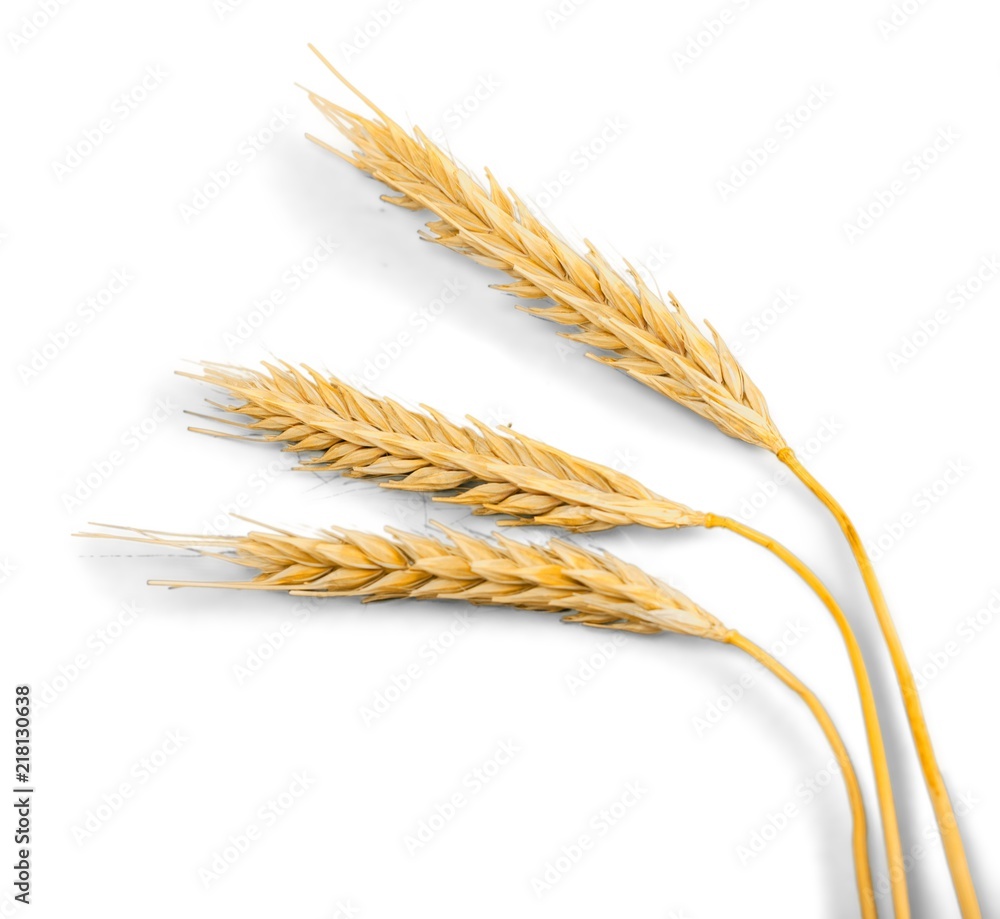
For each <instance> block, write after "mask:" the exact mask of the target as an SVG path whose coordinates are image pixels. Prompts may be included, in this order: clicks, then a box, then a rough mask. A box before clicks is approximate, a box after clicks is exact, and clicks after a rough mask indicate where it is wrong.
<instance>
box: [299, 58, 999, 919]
mask: <svg viewBox="0 0 1000 919" xmlns="http://www.w3.org/2000/svg"><path fill="white" fill-rule="evenodd" d="M310 47H311V46H310ZM312 50H313V51H314V52H315V53H316V54H317V56H318V57H319V58H320V59H321V60H322V61H323V63H324V64H325V65H326V66H327V67H328V68H329V69H330V70H331V72H333V73H334V74H335V75H336V76H337V78H338V79H340V80H341V81H342V82H343V83H344V84H345V85H346V86H348V87H349V88H350V89H351V90H352V92H354V93H355V94H356V95H358V97H359V98H360V99H361V100H362V101H363V102H365V104H367V105H368V106H369V107H370V108H371V109H372V111H373V112H374V113H375V115H376V118H374V119H372V118H366V117H364V116H363V115H359V114H356V113H354V112H351V111H350V110H348V109H345V108H343V107H341V106H339V105H336V104H335V103H333V102H331V101H329V100H327V99H324V98H323V97H322V96H320V95H318V94H316V93H313V92H309V91H308V90H307V92H309V99H310V101H311V102H312V103H313V104H314V105H315V106H316V107H317V109H319V111H320V112H321V113H322V114H323V115H324V116H325V117H326V118H327V120H328V121H329V122H330V123H331V124H333V125H334V126H335V127H336V128H337V129H338V130H339V131H340V132H341V133H342V134H343V135H344V136H345V137H346V138H347V139H348V140H350V141H351V143H352V144H353V145H354V147H355V150H354V152H353V153H351V154H345V153H343V152H341V151H339V150H337V149H335V148H334V147H332V146H331V145H329V144H327V143H325V142H324V141H321V140H319V139H318V138H316V137H313V136H311V135H307V137H309V139H310V140H312V141H313V142H315V143H317V144H318V145H320V146H322V147H324V148H325V149H327V150H329V151H330V152H332V153H334V154H336V155H337V156H340V157H342V158H343V159H345V160H347V162H349V163H351V164H352V165H354V166H356V167H357V168H359V169H361V170H363V171H364V172H366V173H368V174H369V175H371V176H372V177H374V178H376V179H378V180H379V181H381V182H383V183H384V184H386V185H388V186H389V187H390V188H392V189H393V190H394V191H396V192H397V194H396V195H395V196H383V200H385V201H388V202H390V203H393V204H397V205H399V206H401V207H405V208H408V209H412V210H420V209H425V208H426V209H427V210H430V211H432V212H433V213H434V214H435V215H436V216H437V218H438V219H437V220H435V221H432V222H430V223H428V231H429V232H427V233H425V234H423V235H424V237H425V238H426V239H429V240H430V241H432V242H435V243H438V244H440V245H443V246H445V247H447V248H450V249H453V250H455V251H457V252H460V253H462V254H464V255H466V256H469V257H470V258H473V259H474V260H476V261H477V262H479V263H481V264H483V265H487V266H490V267H494V268H498V269H500V270H502V271H505V272H506V273H507V274H509V275H510V276H511V277H513V278H514V279H515V282H514V283H512V284H505V285H498V287H499V289H501V290H505V291H507V292H509V293H512V294H515V295H516V296H519V297H522V298H527V299H544V298H548V299H549V300H551V301H552V304H553V305H551V306H545V307H540V308H532V309H528V312H532V313H534V314H536V315H540V316H543V317H545V318H547V319H550V320H552V321H555V322H557V323H559V324H561V325H565V326H572V327H576V329H577V331H575V332H572V333H568V335H567V337H569V338H572V339H575V340H577V341H581V342H583V343H585V344H588V345H590V346H592V347H594V348H597V349H600V350H601V351H604V352H607V354H606V355H604V356H595V355H588V356H590V357H593V358H594V359H596V360H599V361H601V362H603V363H607V364H610V365H612V366H615V367H617V368H618V369H620V370H622V371H624V372H625V373H627V374H628V375H629V376H632V377H634V378H635V379H637V380H638V381H639V382H641V383H643V384H645V385H646V386H649V387H651V388H652V389H655V390H656V391H658V392H660V393H662V394H663V395H666V396H668V397H669V398H671V399H673V400H674V401H676V402H678V403H679V404H681V405H684V406H686V407H687V408H690V409H691V410H692V411H694V412H696V413H698V414H699V415H701V416H703V417H705V418H707V419H708V420H710V421H711V422H713V423H714V424H715V425H716V427H718V428H719V429H720V430H721V431H723V432H724V433H726V434H728V435H730V436H731V437H736V438H738V439H740V440H743V441H745V442H747V443H750V444H753V445H756V446H760V447H763V448H765V449H767V450H770V451H771V452H773V453H775V454H776V455H777V457H778V459H779V460H780V461H781V462H782V463H784V464H786V465H787V466H788V467H789V468H790V469H791V470H792V471H793V473H794V474H795V475H796V476H797V477H798V478H799V479H800V481H802V482H803V483H804V484H805V485H806V487H808V488H809V489H810V491H812V492H813V494H814V495H816V496H817V497H818V498H819V500H820V501H821V502H822V503H823V504H824V506H825V507H826V508H827V509H828V510H829V511H830V512H831V513H832V514H833V516H834V518H835V519H836V520H837V522H838V524H839V526H840V528H841V530H842V532H843V534H844V536H845V537H846V539H847V541H848V544H849V545H850V547H851V551H852V554H853V555H854V558H855V561H856V563H857V565H858V568H859V571H860V573H861V576H862V579H863V580H864V584H865V588H866V590H867V592H868V596H869V598H870V600H871V603H872V607H873V609H874V611H875V615H876V618H877V619H878V622H879V627H880V629H881V632H882V635H883V638H884V640H885V642H886V645H887V647H888V649H889V654H890V657H891V658H892V663H893V669H894V671H895V674H896V680H897V683H898V684H899V687H900V690H901V694H902V699H903V705H904V708H905V711H906V717H907V721H908V723H909V725H910V730H911V733H912V735H913V740H914V744H915V747H916V751H917V755H918V758H919V760H920V765H921V769H922V772H923V776H924V782H925V785H926V786H927V789H928V792H929V794H930V799H931V804H932V806H933V808H934V813H935V817H936V820H937V824H938V829H939V831H940V835H941V840H942V845H943V847H944V850H945V855H946V857H947V860H948V868H949V872H950V874H951V877H952V882H953V884H954V887H955V891H956V894H957V896H958V901H959V905H960V907H961V912H962V916H963V917H966V919H978V917H980V916H981V915H982V913H981V910H980V908H979V902H978V897H977V895H976V891H975V885H974V883H973V880H972V874H971V871H970V870H969V865H968V859H967V856H966V853H965V847H964V844H963V841H962V837H961V831H960V828H959V826H958V821H957V819H956V817H955V813H954V808H953V807H952V804H951V800H950V797H949V795H948V791H947V787H946V785H945V782H944V778H943V776H942V774H941V769H940V766H939V764H938V762H937V757H936V755H935V752H934V747H933V744H932V742H931V737H930V732H929V729H928V727H927V723H926V720H925V718H924V714H923V710H922V707H921V704H920V697H919V693H918V690H917V685H916V679H915V678H914V675H913V671H912V668H911V667H910V664H909V661H908V660H907V658H906V652H905V650H904V648H903V645H902V642H901V640H900V638H899V635H898V632H897V630H896V626H895V623H894V622H893V619H892V616H891V613H890V611H889V607H888V603H887V602H886V599H885V596H884V593H883V591H882V588H881V585H880V584H879V581H878V578H877V576H876V574H875V571H874V567H873V565H872V563H871V559H870V558H869V557H868V554H867V551H866V550H865V548H864V545H863V543H862V541H861V538H860V536H859V534H858V532H857V528H856V527H855V525H854V523H853V522H852V521H851V519H850V518H849V517H848V515H847V514H846V512H845V511H844V509H843V508H842V507H841V505H840V504H839V503H838V502H837V501H836V500H835V499H834V497H833V496H832V495H831V494H830V492H829V491H827V490H826V489H825V488H824V487H823V486H822V485H821V484H820V483H819V482H818V481H816V479H815V478H814V477H813V476H812V475H811V474H810V473H809V472H808V471H807V470H806V469H805V468H804V466H803V465H802V463H801V462H800V461H799V459H798V458H797V457H796V455H795V453H794V451H793V450H792V449H791V448H790V447H789V446H788V445H787V443H786V442H785V440H784V438H783V437H782V435H781V433H780V432H779V430H778V428H777V426H776V424H775V423H774V421H773V419H772V418H771V416H770V413H769V411H768V408H767V404H766V402H765V400H764V397H763V395H762V393H761V392H760V390H758V389H757V387H756V386H755V385H754V384H753V383H752V381H751V380H750V378H749V377H748V376H747V374H746V373H745V371H744V370H743V368H742V367H741V366H740V364H739V362H738V361H737V360H736V358H735V357H734V356H733V355H732V353H731V352H730V351H729V349H728V348H727V347H726V345H725V343H724V342H723V341H722V339H721V338H720V336H719V335H718V334H717V333H716V332H715V330H714V329H712V327H711V326H708V329H709V332H710V333H711V336H712V338H711V340H709V339H708V338H707V337H706V336H705V335H704V334H703V333H702V332H701V331H700V330H699V329H698V328H697V326H696V325H695V324H694V323H693V322H692V321H691V320H690V318H689V317H688V315H687V314H686V312H685V311H684V310H683V309H682V308H681V306H680V304H679V303H678V301H677V300H676V298H675V297H674V296H673V295H672V294H669V295H668V301H669V302H666V303H665V302H664V301H663V300H662V299H661V298H659V297H658V296H657V295H656V294H655V293H654V292H653V291H652V290H650V288H649V287H648V285H646V284H645V282H644V281H643V279H642V278H641V276H640V275H639V273H638V272H637V271H636V270H635V269H634V268H632V267H631V266H629V268H628V275H627V276H625V275H622V274H621V273H619V272H616V271H615V270H614V269H613V267H612V266H611V265H610V263H609V262H608V260H607V259H605V258H604V257H603V256H602V255H601V254H600V253H599V252H598V251H597V250H596V249H595V248H594V247H593V246H592V245H590V244H587V245H588V249H587V252H586V253H585V254H580V253H578V252H576V251H575V250H574V249H573V247H572V246H570V245H569V244H568V243H566V242H565V241H564V240H562V239H561V238H560V237H559V236H558V235H557V234H555V233H554V232H552V231H551V230H550V229H548V228H547V227H546V226H545V225H544V224H543V223H542V222H541V221H540V220H538V219H537V218H535V217H534V216H533V215H532V213H531V211H530V210H529V208H528V207H527V206H526V205H525V203H524V201H523V200H522V199H520V198H519V197H518V196H517V195H516V194H514V193H513V192H511V191H504V189H503V188H502V187H501V186H500V185H499V184H498V183H497V181H496V180H495V179H494V177H493V175H492V174H491V173H489V172H487V183H486V185H483V184H482V183H480V182H479V181H477V180H476V179H475V178H474V177H473V176H472V175H471V174H470V173H468V172H467V171H466V170H464V169H462V168H461V167H460V166H459V165H457V164H456V163H455V161H454V160H453V159H452V158H451V157H450V156H449V155H448V154H447V153H445V151H444V150H442V149H441V148H440V147H438V146H437V145H436V144H434V142H433V141H431V140H430V139H429V138H428V137H427V136H426V135H425V134H424V133H423V132H422V131H420V130H419V128H414V131H413V134H412V135H410V134H408V133H407V132H406V131H405V130H404V129H403V128H402V127H401V126H400V125H398V124H397V123H396V122H394V121H393V120H392V119H390V118H389V117H388V116H387V115H386V114H385V113H384V112H382V111H381V110H379V109H378V108H377V107H376V106H374V105H373V104H372V103H371V102H370V101H369V100H368V99H366V98H365V97H364V96H363V95H361V94H360V93H359V92H358V91H357V90H356V89H355V88H354V87H353V86H351V84H350V83H349V82H348V81H347V80H346V79H344V77H343V76H341V74H340V73H338V72H337V70H336V68H334V67H333V66H332V65H331V64H330V63H329V61H327V60H326V59H325V58H323V56H322V55H321V54H320V53H319V52H318V51H316V49H315V48H312ZM892 874H893V879H894V900H897V899H901V898H903V897H904V896H905V892H904V888H905V877H904V876H902V875H900V873H899V872H893V873H892ZM902 906H903V907H904V911H903V912H900V908H899V905H897V915H905V914H906V913H905V903H903V904H902Z"/></svg>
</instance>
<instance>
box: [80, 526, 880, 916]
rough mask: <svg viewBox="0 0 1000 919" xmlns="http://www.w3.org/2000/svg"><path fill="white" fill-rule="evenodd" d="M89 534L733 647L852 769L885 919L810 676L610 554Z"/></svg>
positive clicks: (409, 538)
mask: <svg viewBox="0 0 1000 919" xmlns="http://www.w3.org/2000/svg"><path fill="white" fill-rule="evenodd" d="M111 529H112V530H113V531H117V532H111V533H81V534H78V535H81V536H91V537H94V536H97V537H106V538H119V539H127V540H130V541H134V542H141V543H151V544H155V545H162V546H173V547H177V548H186V549H193V550H195V551H196V552H199V553H200V554H202V555H207V556H212V557H215V558H223V559H225V560H227V561H230V562H233V563H235V564H237V565H240V566H242V567H245V568H249V569H251V570H254V571H256V572H257V574H256V576H255V577H253V578H252V579H251V580H245V581H151V582H150V583H151V584H160V585H163V586H167V587H222V588H237V589H247V590H278V591H284V592H287V593H290V594H293V595H296V596H312V597H345V596H351V597H361V598H363V599H364V600H366V601H373V600H393V599H401V598H413V599H421V600H428V599H435V600H462V601H465V602H467V603H473V604H477V605H483V606H511V607H515V608H519V609H528V610H540V611H545V612H555V613H561V614H562V619H563V621H564V622H575V623H580V624H582V625H588V626H591V627H594V628H602V629H617V630H621V631H627V632H638V633H643V634H650V633H656V632H675V633H678V634H682V635H690V636H694V637H697V638H707V639H709V640H711V641H716V642H720V643H722V644H728V645H732V646H733V647H736V648H739V649H740V650H741V651H743V652H744V653H747V654H749V655H751V656H752V657H753V658H754V659H756V660H757V661H759V662H760V663H761V664H763V665H764V666H765V667H766V668H767V669H768V670H770V671H771V672H772V673H773V674H774V675H775V676H777V677H778V679H780V680H781V681H782V682H783V683H784V684H785V685H786V686H788V687H789V688H791V689H792V690H793V691H794V692H795V693H797V694H798V695H799V697H800V698H801V699H802V700H803V701H804V702H805V704H806V705H807V706H808V708H809V710H810V712H812V714H813V716H814V717H815V718H816V720H817V723H818V724H819V726H820V728H821V729H822V730H823V733H824V735H825V736H826V738H827V740H828V742H829V743H830V745H831V747H832V749H833V751H834V753H835V755H836V758H837V761H838V762H839V764H840V766H841V769H842V772H843V774H844V779H845V783H846V786H847V793H848V800H849V802H850V806H851V813H852V818H853V828H852V850H853V854H854V867H855V873H856V879H857V884H858V895H859V901H860V903H861V910H862V914H863V915H864V916H865V917H866V919H877V915H876V911H875V906H874V902H875V899H874V888H873V886H872V879H871V869H870V865H869V856H868V841H867V835H868V833H867V818H866V815H865V809H864V802H863V799H862V795H861V788H860V785H859V784H858V779H857V775H856V773H855V771H854V766H853V764H852V762H851V758H850V755H849V754H848V751H847V748H846V746H845V745H844V742H843V740H842V738H841V737H840V734H839V732H838V731H837V729H836V726H835V725H834V723H833V721H832V720H831V718H830V716H829V714H828V713H827V711H826V709H825V708H824V707H823V705H822V703H821V702H820V701H819V699H818V698H817V697H816V696H815V694H814V693H813V692H812V691H811V690H809V689H808V687H806V686H805V685H804V684H803V683H802V682H801V681H799V680H798V679H797V678H796V677H795V676H794V675H793V674H792V673H791V672H790V671H789V670H787V669H786V668H785V667H784V666H783V665H782V664H781V663H779V662H778V661H777V660H775V659H774V658H773V657H772V656H771V655H769V654H768V653H767V652H766V651H764V650H763V649H761V648H759V647H758V646H757V645H756V644H754V643H753V642H752V641H750V640H749V639H748V638H746V637H745V636H744V635H742V634H740V633H739V632H736V631H734V630H732V629H727V628H726V627H725V626H724V625H723V624H722V623H721V622H720V621H719V620H718V619H717V618H716V617H715V616H713V615H712V614H711V613H708V612H706V611H705V610H704V609H702V608H701V607H700V606H698V604H697V603H695V602H694V601H693V600H691V599H689V598H688V597H687V596H685V595H684V594H683V593H681V592H680V591H678V590H675V589H674V588H672V587H671V586H670V585H668V584H666V583H664V582H663V581H661V580H659V579H658V578H654V577H651V576H650V575H648V574H646V573H645V572H644V571H642V569H640V568H637V567H636V566H635V565H631V564H629V563H628V562H624V561H622V560H621V559H618V558H615V557H614V556H613V555H610V554H608V553H600V554H598V553H594V552H588V551H586V550H584V549H581V548H580V547H579V546H575V545H572V544H571V543H568V542H564V541H562V540H552V541H550V542H549V543H548V544H546V545H525V544H523V543H519V542H514V541H513V540H510V539H505V538H503V537H500V536H497V537H495V539H494V541H492V542H489V541H487V540H484V539H479V538H476V537H473V536H470V535H467V534H464V533H460V532H457V531H455V530H452V529H448V528H447V527H439V529H441V530H442V532H443V533H444V534H445V536H446V537H447V540H442V539H436V538H432V537H429V536H418V535H415V534H413V533H403V532H400V531H398V530H391V529H390V530H389V531H388V532H389V533H390V535H389V536H376V535H373V534H370V533H363V532H359V531H356V530H347V529H342V528H330V529H326V530H323V531H321V532H320V533H319V534H318V535H316V536H306V535H296V534H294V533H291V532H288V531H285V530H278V529H273V528H272V529H268V530H259V531H254V532H251V533H249V534H247V535H246V536H184V535H179V534H173V533H163V532H159V531H153V530H141V529H136V528H133V527H116V528H111Z"/></svg>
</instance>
